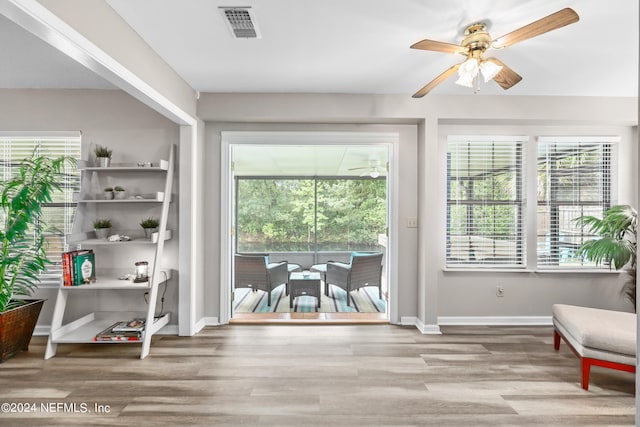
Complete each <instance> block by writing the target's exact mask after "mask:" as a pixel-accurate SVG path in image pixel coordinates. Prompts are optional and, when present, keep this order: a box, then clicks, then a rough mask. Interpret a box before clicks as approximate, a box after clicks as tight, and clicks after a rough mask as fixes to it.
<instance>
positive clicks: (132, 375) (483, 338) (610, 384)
mask: <svg viewBox="0 0 640 427" xmlns="http://www.w3.org/2000/svg"><path fill="white" fill-rule="evenodd" d="M442 330H443V334H442V335H422V334H420V332H419V331H418V330H417V329H415V328H413V327H399V326H393V325H388V324H386V325H381V324H372V325H229V326H223V327H208V328H205V329H204V330H203V331H202V332H201V333H199V334H198V335H197V336H195V337H176V336H155V337H154V339H153V345H152V347H151V353H150V356H149V357H147V358H146V359H144V360H139V359H138V358H137V357H138V355H139V350H140V348H139V346H138V345H125V344H122V345H121V344H116V345H75V344H74V345H59V347H58V354H57V356H56V357H54V358H52V359H50V360H47V361H45V360H43V355H44V346H45V343H46V340H45V338H44V337H34V339H33V340H32V343H31V347H30V351H29V352H27V353H21V354H19V355H18V356H16V357H14V358H12V359H10V360H8V361H6V362H5V363H3V364H0V384H1V387H0V403H10V404H11V403H13V404H15V405H14V408H13V409H16V408H17V405H18V404H25V403H28V404H35V410H34V411H33V412H32V413H0V425H2V426H14V425H20V426H45V425H46V426H57V425H60V426H75V425H82V426H86V425H101V426H112V425H113V426H131V425H135V426H143V427H144V426H176V425H179V426H187V425H189V426H190V425H197V426H213V425H215V426H224V425H227V426H236V425H248V426H254V425H269V426H333V425H337V426H381V425H385V426H431V425H434V426H533V425H536V426H538V425H549V426H585V425H588V426H595V425H602V426H605V425H606V426H616V425H634V414H635V396H634V387H635V386H634V375H633V374H629V373H625V372H617V371H613V370H608V369H601V368H593V372H592V378H591V386H590V390H589V391H588V392H587V391H584V390H582V388H581V387H580V383H579V382H580V368H579V362H578V359H577V358H576V357H575V356H574V355H573V354H572V353H571V352H570V351H569V350H568V348H567V347H566V345H565V344H564V343H563V344H562V346H561V349H560V351H559V352H555V351H554V350H553V337H552V330H551V328H550V327H443V328H442ZM74 403H75V404H76V406H75V408H74V407H73V406H72V405H71V404H74ZM43 405H44V406H43ZM64 405H67V406H66V407H65V406H64ZM84 405H86V409H87V411H90V413H83V412H85V411H83V408H85V406H84ZM96 405H97V406H96ZM5 407H6V405H5V406H3V408H5ZM107 408H108V411H107ZM72 409H75V412H73V411H72ZM54 410H55V412H53V411H54Z"/></svg>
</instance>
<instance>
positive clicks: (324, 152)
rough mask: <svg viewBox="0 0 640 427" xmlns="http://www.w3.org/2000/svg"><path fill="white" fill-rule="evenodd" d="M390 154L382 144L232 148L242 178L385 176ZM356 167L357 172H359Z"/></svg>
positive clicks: (236, 168)
mask: <svg viewBox="0 0 640 427" xmlns="http://www.w3.org/2000/svg"><path fill="white" fill-rule="evenodd" d="M387 159H388V153H387V148H386V146H381V145H329V146H327V145H323V146H320V145H264V144H261V145H257V144H239V145H234V147H233V162H234V174H235V175H239V176H368V175H369V173H370V172H372V171H373V170H376V171H377V172H378V173H379V174H380V176H386V175H387V170H386V164H387ZM356 168H357V169H356Z"/></svg>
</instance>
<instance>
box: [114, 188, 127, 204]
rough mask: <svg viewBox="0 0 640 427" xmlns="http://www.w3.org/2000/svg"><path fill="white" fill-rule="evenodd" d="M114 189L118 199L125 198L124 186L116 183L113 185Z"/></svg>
mask: <svg viewBox="0 0 640 427" xmlns="http://www.w3.org/2000/svg"><path fill="white" fill-rule="evenodd" d="M113 190H114V192H115V193H114V194H115V198H116V199H119V200H122V199H124V196H125V192H124V187H121V186H119V185H116V186H115V187H113Z"/></svg>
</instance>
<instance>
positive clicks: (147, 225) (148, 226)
mask: <svg viewBox="0 0 640 427" xmlns="http://www.w3.org/2000/svg"><path fill="white" fill-rule="evenodd" d="M159 226H160V221H158V219H156V218H147V219H143V220H142V221H141V222H140V227H142V229H143V230H144V237H146V238H147V239H151V235H152V234H153V233H155V232H156V231H158V227H159Z"/></svg>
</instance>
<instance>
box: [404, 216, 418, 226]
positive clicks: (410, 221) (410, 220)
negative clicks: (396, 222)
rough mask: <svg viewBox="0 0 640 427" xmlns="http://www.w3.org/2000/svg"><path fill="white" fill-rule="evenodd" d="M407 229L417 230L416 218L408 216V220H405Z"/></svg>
mask: <svg viewBox="0 0 640 427" xmlns="http://www.w3.org/2000/svg"><path fill="white" fill-rule="evenodd" d="M407 227H408V228H418V218H416V217H414V216H410V217H409V218H407Z"/></svg>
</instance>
